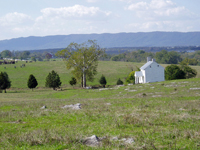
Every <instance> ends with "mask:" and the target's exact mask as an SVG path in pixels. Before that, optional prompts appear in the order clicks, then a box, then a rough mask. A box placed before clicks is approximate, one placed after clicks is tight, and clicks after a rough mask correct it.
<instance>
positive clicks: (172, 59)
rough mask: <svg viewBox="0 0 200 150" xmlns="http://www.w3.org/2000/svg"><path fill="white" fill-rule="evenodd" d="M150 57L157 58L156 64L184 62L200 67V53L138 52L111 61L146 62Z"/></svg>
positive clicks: (124, 54) (122, 55)
mask: <svg viewBox="0 0 200 150" xmlns="http://www.w3.org/2000/svg"><path fill="white" fill-rule="evenodd" d="M149 56H150V57H151V58H155V59H156V62H158V63H161V64H179V63H180V62H182V61H183V62H184V63H185V62H186V63H187V64H188V65H200V51H196V52H194V53H183V52H176V51H167V50H161V51H160V52H156V53H153V52H145V51H143V50H137V51H132V52H125V53H122V54H119V55H115V56H112V57H111V61H126V62H146V58H147V57H149Z"/></svg>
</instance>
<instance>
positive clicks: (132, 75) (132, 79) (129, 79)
mask: <svg viewBox="0 0 200 150" xmlns="http://www.w3.org/2000/svg"><path fill="white" fill-rule="evenodd" d="M126 82H127V83H133V84H135V71H132V72H131V73H130V74H129V75H128V77H127V78H126Z"/></svg>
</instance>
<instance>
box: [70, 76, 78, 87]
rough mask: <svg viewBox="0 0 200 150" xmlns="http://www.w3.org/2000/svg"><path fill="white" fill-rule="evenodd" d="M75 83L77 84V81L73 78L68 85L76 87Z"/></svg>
mask: <svg viewBox="0 0 200 150" xmlns="http://www.w3.org/2000/svg"><path fill="white" fill-rule="evenodd" d="M76 83H77V81H76V78H74V77H72V78H71V80H70V81H69V84H70V85H71V86H74V85H76Z"/></svg>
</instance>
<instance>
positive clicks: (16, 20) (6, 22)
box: [0, 12, 33, 26]
mask: <svg viewBox="0 0 200 150" xmlns="http://www.w3.org/2000/svg"><path fill="white" fill-rule="evenodd" d="M32 21H33V20H32V19H31V17H30V16H28V15H26V14H23V13H18V12H14V13H8V14H6V15H5V16H3V17H1V18H0V25H1V26H14V25H19V24H27V23H28V22H32Z"/></svg>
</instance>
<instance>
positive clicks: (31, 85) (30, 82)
mask: <svg viewBox="0 0 200 150" xmlns="http://www.w3.org/2000/svg"><path fill="white" fill-rule="evenodd" d="M27 85H28V87H29V88H30V89H32V91H33V88H35V87H36V86H37V85H38V82H37V80H36V78H35V77H34V75H32V74H31V75H30V76H29V78H28V82H27Z"/></svg>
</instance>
